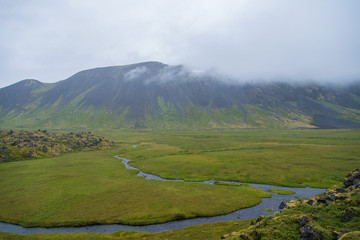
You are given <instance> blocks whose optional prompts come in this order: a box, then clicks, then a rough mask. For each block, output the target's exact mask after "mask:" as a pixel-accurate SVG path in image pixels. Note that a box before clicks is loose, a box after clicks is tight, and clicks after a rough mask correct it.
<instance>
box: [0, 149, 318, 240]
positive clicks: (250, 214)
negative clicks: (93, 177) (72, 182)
mask: <svg viewBox="0 0 360 240" xmlns="http://www.w3.org/2000/svg"><path fill="white" fill-rule="evenodd" d="M115 157H116V158H118V159H120V160H122V163H123V164H124V166H125V168H127V169H135V170H138V171H139V173H138V174H137V175H138V176H142V177H144V178H146V179H149V180H157V181H184V180H173V179H164V178H161V177H159V176H156V175H153V174H149V173H144V172H142V171H141V170H139V169H138V168H135V167H133V166H131V165H129V161H130V160H129V159H126V158H122V157H119V156H117V155H116V156H115ZM214 182H216V180H208V181H204V182H201V183H204V184H214ZM222 182H228V183H235V184H241V182H234V181H222ZM247 184H249V185H250V186H251V187H256V188H259V189H261V190H264V191H268V189H269V188H277V189H284V190H289V191H293V192H296V194H293V195H280V194H276V193H272V197H271V198H263V199H262V202H261V203H259V204H258V205H255V206H253V207H249V208H244V209H240V210H237V211H235V212H232V213H229V214H225V215H219V216H213V217H198V218H192V219H185V220H177V221H171V222H166V223H160V224H152V225H145V226H131V225H123V224H102V225H92V226H84V227H51V228H44V227H32V228H24V227H22V226H20V225H16V224H10V223H4V222H0V231H1V232H10V233H18V234H35V233H88V232H95V233H111V232H116V231H122V230H129V231H144V232H161V231H166V230H173V229H178V228H183V227H188V226H192V225H197V224H204V223H212V222H220V221H230V220H246V219H252V218H256V217H259V216H261V215H262V216H267V215H271V214H273V213H274V212H275V211H279V205H280V203H281V202H282V201H289V200H293V199H295V198H296V197H302V198H309V197H313V196H314V195H317V194H320V193H323V192H324V191H325V189H321V188H309V187H306V188H292V187H280V186H274V185H267V184H255V183H247ZM264 209H272V211H271V212H269V211H264Z"/></svg>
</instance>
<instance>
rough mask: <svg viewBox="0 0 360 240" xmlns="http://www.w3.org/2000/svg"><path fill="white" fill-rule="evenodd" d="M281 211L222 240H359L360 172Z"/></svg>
mask: <svg viewBox="0 0 360 240" xmlns="http://www.w3.org/2000/svg"><path fill="white" fill-rule="evenodd" d="M280 208H281V209H282V210H281V212H278V213H275V214H273V215H271V216H268V217H259V218H258V219H256V221H254V222H253V223H252V226H251V227H249V228H247V229H245V230H242V231H240V232H233V233H230V234H227V235H224V236H222V239H301V240H306V239H308V240H310V239H313V240H315V239H339V238H340V239H343V240H344V239H360V171H359V169H356V170H354V171H353V172H351V173H349V174H348V175H347V176H346V177H345V179H344V182H343V183H339V184H337V185H335V186H333V187H332V188H329V189H328V190H327V191H326V192H324V193H323V194H320V195H318V196H315V197H313V198H310V199H307V200H303V199H298V200H293V201H291V202H289V203H286V202H283V203H282V204H281V205H280Z"/></svg>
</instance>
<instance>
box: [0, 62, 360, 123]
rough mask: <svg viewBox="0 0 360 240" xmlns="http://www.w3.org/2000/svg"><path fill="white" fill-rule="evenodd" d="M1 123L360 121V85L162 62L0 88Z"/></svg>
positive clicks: (98, 70)
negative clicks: (230, 77)
mask: <svg viewBox="0 0 360 240" xmlns="http://www.w3.org/2000/svg"><path fill="white" fill-rule="evenodd" d="M0 113H1V115H0V124H1V127H2V128H21V127H25V128H37V127H44V126H45V127H47V128H55V129H56V128H95V129H96V128H108V129H113V128H156V129H199V128H253V127H256V128H258V127H260V128H299V127H300V128H301V127H303V128H316V127H318V128H360V84H359V83H358V82H356V83H354V84H353V85H351V86H347V87H345V86H342V87H334V86H321V85H317V84H304V83H303V84H294V83H293V84H289V83H283V82H271V83H263V84H259V83H256V84H251V83H236V82H235V81H223V80H222V79H221V76H220V77H219V76H214V75H210V74H205V73H202V74H198V73H195V72H192V71H191V70H188V69H186V68H185V67H183V66H181V65H178V66H170V65H166V64H163V63H160V62H144V63H137V64H130V65H124V66H110V67H100V68H94V69H89V70H83V71H80V72H78V73H76V74H74V75H72V76H71V77H69V78H67V79H65V80H62V81H59V82H56V83H42V82H40V81H38V80H34V79H28V80H23V81H20V82H18V83H15V84H13V85H10V86H7V87H4V88H1V89H0Z"/></svg>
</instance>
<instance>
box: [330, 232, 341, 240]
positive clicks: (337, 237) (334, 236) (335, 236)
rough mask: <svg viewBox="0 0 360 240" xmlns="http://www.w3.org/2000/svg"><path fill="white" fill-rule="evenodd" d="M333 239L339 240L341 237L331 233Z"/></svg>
mask: <svg viewBox="0 0 360 240" xmlns="http://www.w3.org/2000/svg"><path fill="white" fill-rule="evenodd" d="M332 237H333V239H339V238H340V237H341V236H340V234H338V233H337V232H332Z"/></svg>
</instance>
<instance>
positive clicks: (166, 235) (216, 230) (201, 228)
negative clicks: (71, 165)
mask: <svg viewBox="0 0 360 240" xmlns="http://www.w3.org/2000/svg"><path fill="white" fill-rule="evenodd" d="M250 222H251V221H250V220H239V221H227V222H218V223H207V224H202V225H195V226H191V227H186V228H182V229H176V230H171V231H164V232H159V233H146V232H137V231H120V232H114V233H110V234H107V233H76V234H74V233H72V234H71V233H62V234H57V233H55V234H30V235H21V234H12V233H3V232H0V239H6V240H30V239H31V240H47V239H51V240H75V239H76V240H78V239H80V240H81V239H84V240H85V239H86V240H102V239H109V240H145V239H146V240H164V239H172V240H190V239H191V240H194V239H207V240H212V239H213V240H218V239H219V238H220V236H222V235H224V234H226V233H228V232H233V231H238V230H239V229H244V228H248V227H249V226H250Z"/></svg>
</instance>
